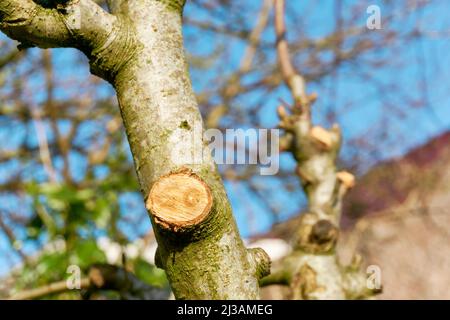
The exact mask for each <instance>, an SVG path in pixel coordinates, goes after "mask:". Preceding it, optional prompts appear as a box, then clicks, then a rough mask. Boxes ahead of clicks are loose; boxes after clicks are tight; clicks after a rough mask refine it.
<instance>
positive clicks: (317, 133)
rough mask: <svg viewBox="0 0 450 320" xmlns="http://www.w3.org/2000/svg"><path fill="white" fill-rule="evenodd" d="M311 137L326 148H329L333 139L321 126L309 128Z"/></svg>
mask: <svg viewBox="0 0 450 320" xmlns="http://www.w3.org/2000/svg"><path fill="white" fill-rule="evenodd" d="M310 134H311V137H312V138H313V139H315V140H316V141H317V142H319V143H320V144H321V145H323V146H324V147H326V148H330V147H331V145H332V143H333V140H332V138H331V134H330V133H329V132H328V131H327V130H325V129H324V128H322V127H319V126H316V127H313V128H312V129H311V132H310Z"/></svg>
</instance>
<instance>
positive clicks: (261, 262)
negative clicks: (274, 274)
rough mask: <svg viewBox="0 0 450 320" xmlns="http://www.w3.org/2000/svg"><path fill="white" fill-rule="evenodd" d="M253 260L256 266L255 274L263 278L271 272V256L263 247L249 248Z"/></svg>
mask: <svg viewBox="0 0 450 320" xmlns="http://www.w3.org/2000/svg"><path fill="white" fill-rule="evenodd" d="M248 252H249V254H250V259H251V262H252V263H253V264H254V266H255V275H256V277H257V278H258V279H262V278H263V277H265V276H268V275H269V274H270V265H271V261H270V257H269V255H268V254H267V252H265V251H264V250H263V249H262V248H251V249H249V250H248Z"/></svg>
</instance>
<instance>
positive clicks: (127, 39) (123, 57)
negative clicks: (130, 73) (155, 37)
mask: <svg viewBox="0 0 450 320" xmlns="http://www.w3.org/2000/svg"><path fill="white" fill-rule="evenodd" d="M138 49H139V44H138V42H137V40H136V38H135V33H134V29H133V26H132V24H131V23H129V22H127V21H123V18H121V17H120V16H118V17H117V21H116V23H115V24H114V25H113V28H112V30H111V32H110V33H109V35H108V36H107V37H106V39H105V41H104V42H102V43H101V44H100V45H98V46H96V47H95V48H94V49H92V50H91V51H90V52H86V55H87V56H88V58H89V65H90V67H91V73H93V74H95V75H97V76H99V77H101V78H103V79H105V80H106V81H108V82H110V83H111V84H113V83H114V80H115V78H116V75H117V74H118V73H119V72H120V70H121V69H122V68H123V67H124V66H125V65H126V64H127V63H128V62H129V61H130V60H131V59H133V58H134V57H135V56H136V53H137V51H138Z"/></svg>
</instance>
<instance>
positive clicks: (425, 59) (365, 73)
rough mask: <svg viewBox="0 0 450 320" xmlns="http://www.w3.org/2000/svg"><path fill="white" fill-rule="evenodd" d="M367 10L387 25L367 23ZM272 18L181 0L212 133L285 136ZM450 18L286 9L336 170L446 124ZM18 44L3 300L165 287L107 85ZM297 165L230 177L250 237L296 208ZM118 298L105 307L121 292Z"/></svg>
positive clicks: (413, 1)
mask: <svg viewBox="0 0 450 320" xmlns="http://www.w3.org/2000/svg"><path fill="white" fill-rule="evenodd" d="M98 2H101V1H98ZM372 4H377V5H379V6H380V8H381V19H382V20H381V21H382V29H380V30H368V29H367V28H366V19H367V18H368V14H367V12H366V9H367V7H368V6H369V5H372ZM272 9H273V8H272V0H261V1H234V0H208V1H206V0H189V1H187V5H186V8H185V14H184V21H185V29H184V32H185V44H186V47H187V49H188V56H189V59H190V68H191V69H190V70H191V75H192V79H193V84H194V87H195V89H196V94H197V99H198V101H199V104H200V107H201V111H202V113H203V116H204V119H205V120H206V124H207V126H208V127H211V128H219V129H220V130H225V129H226V128H236V127H240V128H250V127H252V128H274V127H276V126H277V122H278V119H277V117H276V112H275V110H276V107H277V105H279V104H280V103H282V104H283V103H284V101H285V99H288V97H289V93H288V92H287V90H286V88H284V86H283V79H282V76H281V74H280V72H279V69H278V67H277V57H276V51H275V50H274V45H275V35H274V32H273V28H272V27H271V26H272V24H273V10H272ZM449 9H450V7H449V3H448V1H445V0H436V1H421V0H402V1H395V2H394V1H387V0H386V1H351V0H348V1H347V0H336V1H327V0H321V1H300V0H292V1H288V3H287V10H286V13H287V28H288V30H289V33H288V37H289V39H288V40H289V43H290V48H291V54H292V56H293V58H294V64H295V65H296V67H297V68H298V70H302V72H303V74H304V76H305V78H306V79H307V80H308V82H309V83H310V90H316V91H320V98H319V100H318V101H317V103H316V104H315V106H314V109H313V119H314V120H315V122H317V123H320V124H321V125H323V126H325V127H329V126H331V125H332V124H333V123H335V122H338V123H340V124H341V127H342V129H343V135H344V145H343V150H342V152H341V155H340V166H341V167H342V168H349V169H351V170H353V171H354V172H357V173H359V174H363V173H365V172H366V171H367V170H368V169H369V168H371V166H373V165H374V164H376V163H378V162H380V161H383V160H385V159H389V158H392V157H395V156H399V155H402V154H404V153H406V152H407V151H408V150H409V149H410V148H412V147H415V146H417V145H418V144H420V143H423V142H424V141H426V140H428V139H429V138H430V137H432V136H434V135H437V134H439V133H441V132H444V131H446V130H448V129H449V124H450V113H449V112H448V108H449V101H450V99H449V98H450V97H449V92H450V90H449V83H450V82H449V81H448V80H449V79H448V75H449V73H448V71H447V70H449V69H450V59H449V58H448V55H447V52H448V51H449V49H450V48H449V46H450V43H449V41H448V39H449V36H450V26H449V24H448V21H447V20H448V19H447V17H446V14H445V13H446V12H448V11H449ZM16 47H17V43H15V42H13V41H11V40H9V39H7V38H6V37H5V36H3V35H2V36H0V97H1V98H0V198H1V200H2V201H0V277H3V280H2V281H1V284H0V290H1V292H0V294H1V295H2V296H5V297H6V296H9V295H11V294H14V293H17V292H21V291H23V290H27V289H29V288H36V287H41V286H45V285H47V284H49V283H53V282H57V281H61V280H64V279H66V278H67V276H68V274H67V272H66V271H67V268H68V266H69V265H78V266H79V267H80V268H81V269H82V271H83V275H84V276H86V275H87V272H88V270H89V267H90V266H92V265H94V264H97V263H105V264H110V265H116V266H120V267H122V268H124V270H126V271H127V272H131V273H134V274H135V275H136V276H137V277H138V278H139V279H140V280H141V281H142V282H144V283H147V284H149V285H152V286H155V287H158V288H161V290H162V291H164V290H165V291H166V292H167V291H168V284H167V281H166V279H165V275H164V272H163V271H162V270H160V269H157V268H156V267H154V265H153V263H154V261H153V254H154V253H153V250H154V249H155V248H156V246H155V240H154V237H153V234H152V231H151V226H150V223H149V219H148V217H147V215H146V211H145V208H144V206H143V201H142V199H141V196H140V193H139V188H138V184H137V180H136V177H135V173H134V169H133V165H132V158H131V155H130V151H129V147H128V143H127V141H126V137H125V134H124V130H123V127H122V123H121V118H120V115H119V108H118V106H117V101H116V99H115V97H114V94H113V90H112V88H111V87H110V86H109V85H108V84H107V83H106V82H104V81H102V80H100V79H99V78H96V77H94V76H91V75H90V74H89V70H88V67H87V63H86V58H85V57H84V56H83V55H82V54H80V53H78V52H76V51H75V50H70V49H53V50H45V51H42V50H37V49H23V50H21V51H19V50H17V48H16ZM294 169H295V161H294V160H293V159H292V158H291V156H290V155H289V154H282V155H281V168H280V172H279V173H278V174H277V175H276V176H270V177H267V176H260V175H259V174H258V172H259V171H258V170H257V168H256V167H255V166H232V165H222V166H221V167H220V170H221V172H222V173H223V177H224V179H225V184H226V187H227V191H228V194H229V196H230V199H231V201H232V204H233V208H234V212H235V215H236V218H237V220H238V224H239V227H240V230H241V232H242V234H243V235H244V237H246V238H251V237H253V236H254V235H256V234H258V233H263V232H266V231H268V230H269V229H270V228H271V226H272V225H273V224H274V223H277V222H279V221H284V220H286V219H288V218H290V217H292V216H294V215H296V214H298V213H299V212H301V210H302V208H303V207H304V205H305V197H304V195H303V193H302V190H301V188H300V186H299V184H298V178H297V177H296V176H295V174H294ZM113 291H114V292H109V291H108V293H107V294H105V296H106V297H108V298H120V297H121V295H120V292H118V291H120V290H113ZM50 297H51V298H80V292H79V291H67V292H64V293H62V294H58V295H43V296H42V298H50Z"/></svg>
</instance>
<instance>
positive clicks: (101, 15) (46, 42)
mask: <svg viewBox="0 0 450 320" xmlns="http://www.w3.org/2000/svg"><path fill="white" fill-rule="evenodd" d="M115 21H116V18H115V17H114V16H113V15H111V14H109V13H107V12H106V11H104V10H103V9H102V8H101V7H100V6H98V5H97V4H96V3H95V2H93V1H92V0H70V1H52V2H51V5H50V6H47V7H44V6H43V5H39V4H37V3H35V2H34V1H32V0H21V1H14V0H0V29H1V30H2V31H3V32H4V33H5V34H7V35H8V36H9V37H10V38H12V39H15V40H17V41H19V42H21V47H30V46H37V47H40V48H54V47H75V48H78V49H81V50H82V51H83V52H85V53H86V52H90V51H91V50H93V49H94V48H95V47H97V46H98V45H99V44H103V43H104V42H105V41H106V39H107V38H108V36H109V34H110V33H111V31H112V28H113V24H114V22H115Z"/></svg>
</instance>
